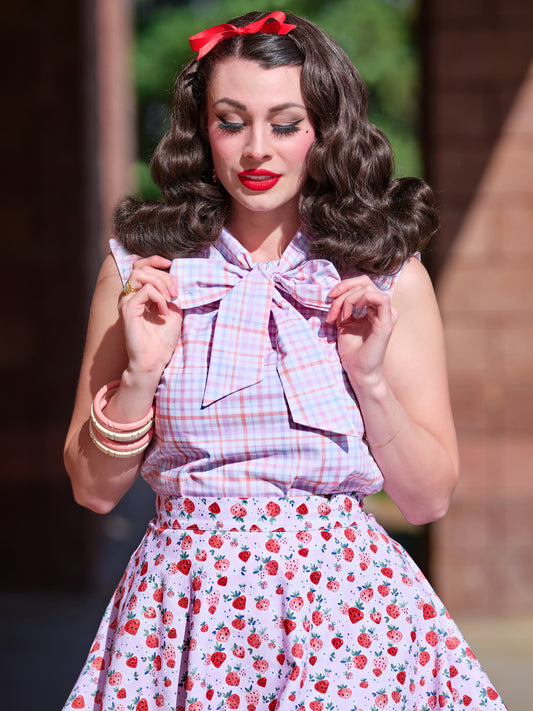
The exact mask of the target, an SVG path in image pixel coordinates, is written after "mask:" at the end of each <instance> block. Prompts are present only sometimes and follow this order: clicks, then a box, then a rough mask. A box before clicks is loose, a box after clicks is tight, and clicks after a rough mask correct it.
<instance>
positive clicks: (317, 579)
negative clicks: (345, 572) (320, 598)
mask: <svg viewBox="0 0 533 711" xmlns="http://www.w3.org/2000/svg"><path fill="white" fill-rule="evenodd" d="M321 577H322V573H321V572H320V571H319V570H313V571H312V572H311V575H310V576H309V580H310V581H311V582H312V583H313V585H318V583H319V582H320V578H321Z"/></svg>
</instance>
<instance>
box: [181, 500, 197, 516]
mask: <svg viewBox="0 0 533 711" xmlns="http://www.w3.org/2000/svg"><path fill="white" fill-rule="evenodd" d="M195 508H196V506H195V505H194V504H193V502H192V501H191V500H190V499H183V509H184V510H185V513H192V512H193V511H194V509H195Z"/></svg>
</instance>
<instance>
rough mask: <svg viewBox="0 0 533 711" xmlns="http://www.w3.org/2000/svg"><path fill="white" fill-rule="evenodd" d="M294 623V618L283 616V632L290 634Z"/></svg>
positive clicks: (294, 625)
mask: <svg viewBox="0 0 533 711" xmlns="http://www.w3.org/2000/svg"><path fill="white" fill-rule="evenodd" d="M295 627H296V623H295V622H294V620H292V619H290V618H289V617H285V619H284V620H283V629H284V630H285V634H290V633H291V632H292V631H293V629H295Z"/></svg>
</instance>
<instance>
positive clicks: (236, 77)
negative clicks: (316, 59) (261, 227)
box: [207, 58, 315, 219]
mask: <svg viewBox="0 0 533 711" xmlns="http://www.w3.org/2000/svg"><path fill="white" fill-rule="evenodd" d="M300 73H301V71H300V68H299V67H297V66H283V67H276V68H274V69H262V68H261V67H260V66H259V65H258V64H256V63H255V62H252V61H249V60H245V59H234V58H230V59H226V60H223V61H222V62H220V63H219V64H218V65H217V66H216V67H215V69H214V71H213V74H212V76H211V79H210V82H209V85H208V91H207V129H208V136H209V143H210V146H211V153H212V157H213V164H214V167H215V171H216V174H217V178H218V180H220V182H221V183H222V185H223V186H224V187H225V188H226V190H227V191H228V193H229V194H230V195H231V198H232V214H233V215H235V213H237V215H239V216H242V217H244V216H246V214H249V213H250V212H253V213H258V212H271V211H276V212H278V213H279V217H280V218H281V219H283V218H284V217H287V218H290V219H294V216H295V215H296V214H297V211H298V193H299V191H300V188H301V186H302V183H303V180H304V179H305V175H306V171H305V158H306V156H307V152H308V150H309V147H310V146H311V144H312V143H313V140H314V138H315V131H314V128H313V126H312V124H311V121H310V118H309V115H308V113H307V110H306V108H305V105H304V100H303V97H302V92H301V89H300ZM256 216H257V215H256Z"/></svg>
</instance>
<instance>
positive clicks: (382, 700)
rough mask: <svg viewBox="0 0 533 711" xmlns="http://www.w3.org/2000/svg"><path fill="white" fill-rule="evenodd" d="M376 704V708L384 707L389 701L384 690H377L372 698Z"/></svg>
mask: <svg viewBox="0 0 533 711" xmlns="http://www.w3.org/2000/svg"><path fill="white" fill-rule="evenodd" d="M374 701H375V704H376V706H377V707H378V709H384V708H385V706H386V705H387V704H388V703H389V697H388V696H387V694H386V693H385V691H384V690H383V691H380V692H378V694H377V696H376V697H375V699H374Z"/></svg>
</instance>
